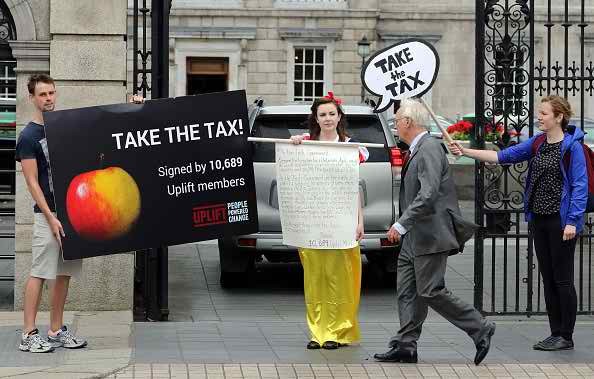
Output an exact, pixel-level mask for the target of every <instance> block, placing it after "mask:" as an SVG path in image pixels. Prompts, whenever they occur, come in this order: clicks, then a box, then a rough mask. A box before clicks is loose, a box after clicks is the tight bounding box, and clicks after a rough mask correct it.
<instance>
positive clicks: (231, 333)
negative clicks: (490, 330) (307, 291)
mask: <svg viewBox="0 0 594 379" xmlns="http://www.w3.org/2000/svg"><path fill="white" fill-rule="evenodd" d="M21 317H22V313H21V312H3V313H0V333H1V335H0V337H1V340H2V341H3V343H2V344H1V345H0V346H1V347H2V348H1V350H0V378H8V377H10V378H43V379H53V378H103V377H108V378H114V379H115V378H128V379H129V378H205V379H206V378H217V379H224V378H281V379H282V378H445V377H447V378H472V377H508V378H528V377H543V378H545V377H546V378H564V377H568V378H572V377H575V378H594V321H593V320H592V317H581V318H580V320H579V322H578V324H577V327H576V334H575V342H576V349H575V350H573V351H563V352H538V351H533V350H532V349H531V344H532V343H533V342H534V340H535V338H537V337H541V336H543V335H544V334H545V331H546V329H547V323H546V322H545V321H544V320H542V319H521V320H520V319H517V320H514V319H510V318H497V319H496V322H497V332H496V333H495V336H494V337H493V341H492V343H493V345H492V349H491V351H490V353H489V355H488V356H487V358H486V359H485V363H484V364H483V365H481V366H478V367H476V366H474V364H473V363H472V358H473V356H474V352H475V350H474V346H472V342H471V341H470V339H469V338H468V337H467V336H466V335H464V334H463V333H462V332H460V331H458V330H457V329H455V328H454V327H452V326H451V325H450V324H449V323H447V322H445V321H437V320H435V318H434V317H431V320H432V321H428V322H427V324H426V325H425V328H424V332H423V336H422V338H421V340H420V341H419V359H420V361H419V364H416V365H402V364H400V365H398V364H378V363H376V362H374V360H373V358H372V355H373V353H375V352H382V351H385V350H386V340H387V337H388V336H389V335H390V333H391V331H392V330H394V328H396V327H397V325H396V323H395V322H390V323H386V322H378V323H374V322H363V323H362V324H361V328H362V336H363V339H362V341H361V343H360V344H358V345H354V346H349V347H345V348H341V349H338V350H335V351H326V350H317V351H308V350H306V349H305V343H306V342H307V328H306V325H305V324H304V323H303V322H296V321H289V322H284V323H281V322H270V321H269V322H262V321H253V322H248V321H230V322H225V321H216V322H211V321H198V322H193V323H192V322H161V323H132V322H131V317H130V312H94V313H81V312H67V314H66V322H67V324H68V325H71V326H72V329H73V330H74V331H75V332H76V333H77V334H80V335H81V336H84V337H85V338H88V340H89V347H88V348H86V349H81V350H65V349H57V350H56V351H55V352H54V353H51V354H30V353H23V352H20V351H18V350H17V345H18V338H19V335H20V327H21V325H20V324H21ZM47 322H48V314H47V313H41V314H40V317H39V325H40V330H42V332H43V331H45V330H46V329H47Z"/></svg>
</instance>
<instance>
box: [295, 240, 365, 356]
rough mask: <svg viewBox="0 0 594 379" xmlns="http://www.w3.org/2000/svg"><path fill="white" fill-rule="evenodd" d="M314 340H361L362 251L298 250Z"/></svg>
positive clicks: (340, 341)
mask: <svg viewBox="0 0 594 379" xmlns="http://www.w3.org/2000/svg"><path fill="white" fill-rule="evenodd" d="M299 258H300V259H301V264H302V265H303V274H304V275H303V281H304V283H303V287H304V290H305V306H306V310H307V324H308V326H309V330H310V332H311V340H313V341H316V342H318V343H319V344H320V345H321V344H323V343H324V342H326V341H335V342H338V343H341V344H350V343H353V342H358V341H359V339H360V338H361V337H360V334H361V333H360V331H359V322H358V319H357V313H358V311H359V298H360V295H361V251H360V248H359V246H358V245H357V246H356V247H353V248H351V249H337V250H316V249H299Z"/></svg>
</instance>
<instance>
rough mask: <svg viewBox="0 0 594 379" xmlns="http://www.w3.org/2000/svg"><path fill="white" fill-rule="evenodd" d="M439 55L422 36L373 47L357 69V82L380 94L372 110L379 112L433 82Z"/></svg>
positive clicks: (414, 94) (417, 93)
mask: <svg viewBox="0 0 594 379" xmlns="http://www.w3.org/2000/svg"><path fill="white" fill-rule="evenodd" d="M438 71H439V56H438V55H437V51H436V50H435V48H434V47H433V46H432V45H431V44H430V43H428V42H427V41H424V40H422V39H417V38H411V39H406V40H403V41H401V42H399V43H397V44H395V45H392V46H389V47H387V48H385V49H382V50H380V51H377V52H376V53H375V54H373V55H372V56H371V57H370V58H369V59H368V60H367V62H365V65H363V68H362V70H361V82H362V83H363V85H364V86H365V89H366V90H367V91H369V92H370V93H372V94H374V95H377V96H379V97H380V101H379V104H378V105H377V107H376V108H375V109H374V112H376V113H379V112H383V111H385V110H386V109H388V107H389V106H390V105H391V104H392V103H393V102H394V101H396V100H402V99H407V98H410V97H420V96H422V95H423V94H425V93H426V92H427V91H429V89H431V87H432V86H433V83H434V82H435V78H437V72H438Z"/></svg>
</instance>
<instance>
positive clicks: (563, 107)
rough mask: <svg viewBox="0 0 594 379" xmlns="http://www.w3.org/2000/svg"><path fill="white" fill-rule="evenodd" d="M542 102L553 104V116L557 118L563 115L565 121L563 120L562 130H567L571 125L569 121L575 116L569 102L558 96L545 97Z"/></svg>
mask: <svg viewBox="0 0 594 379" xmlns="http://www.w3.org/2000/svg"><path fill="white" fill-rule="evenodd" d="M540 102H541V103H549V104H551V108H552V109H553V115H554V116H555V117H557V116H559V115H560V114H562V115H563V120H561V128H563V130H566V129H567V125H569V119H570V118H571V116H572V115H573V111H572V110H571V105H570V104H569V102H568V101H567V100H566V99H565V98H563V97H561V96H557V95H551V96H547V97H543V98H542V100H541V101H540Z"/></svg>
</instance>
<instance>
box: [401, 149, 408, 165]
mask: <svg viewBox="0 0 594 379" xmlns="http://www.w3.org/2000/svg"><path fill="white" fill-rule="evenodd" d="M408 158H410V150H406V153H404V158H402V167H404V166H406V162H408Z"/></svg>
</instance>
